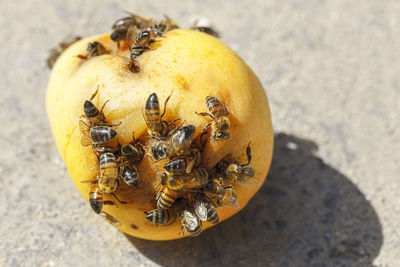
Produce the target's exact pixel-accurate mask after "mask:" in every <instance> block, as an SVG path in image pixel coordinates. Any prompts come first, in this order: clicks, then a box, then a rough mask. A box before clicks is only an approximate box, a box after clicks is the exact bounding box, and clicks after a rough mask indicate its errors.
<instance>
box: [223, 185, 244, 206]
mask: <svg viewBox="0 0 400 267" xmlns="http://www.w3.org/2000/svg"><path fill="white" fill-rule="evenodd" d="M219 201H220V203H221V204H222V205H227V206H230V207H232V208H235V209H238V208H239V207H240V205H239V202H238V200H237V194H236V192H235V190H233V189H232V188H225V189H224V194H223V195H222V196H221V197H220V199H219Z"/></svg>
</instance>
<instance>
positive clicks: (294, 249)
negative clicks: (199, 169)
mask: <svg viewBox="0 0 400 267" xmlns="http://www.w3.org/2000/svg"><path fill="white" fill-rule="evenodd" d="M1 7H2V15H1V16H0V23H1V25H2V27H0V37H1V49H0V58H1V63H0V73H1V76H0V92H1V95H2V97H1V98H0V122H1V124H2V131H1V134H0V147H2V153H0V188H2V191H1V192H2V193H1V194H0V225H1V227H0V236H1V239H0V266H3V265H4V266H28V265H33V266H157V265H162V266H249V265H250V266H372V265H376V266H400V257H399V256H398V255H399V252H400V234H399V230H398V228H399V226H400V194H399V193H400V179H399V178H400V177H399V174H400V167H399V164H398V161H399V159H400V153H399V149H400V145H399V144H400V134H399V131H398V129H397V127H398V126H399V124H400V109H399V104H400V49H399V48H400V27H399V23H400V18H399V14H400V3H399V2H398V1H396V0H387V1H374V0H369V1H366V0H361V1H345V0H337V1H333V0H331V1H327V0H309V1H300V0H288V1H261V0H260V1H194V0H193V1H178V0H169V1H150V0H148V1H137V0H136V1H109V0H108V1H93V0H90V1H2V2H1ZM122 10H130V11H134V12H137V13H140V14H142V15H145V16H150V17H155V18H161V17H162V14H164V13H165V14H168V15H169V16H170V17H171V18H173V19H174V20H176V21H177V22H178V23H180V24H181V25H183V26H188V25H189V24H190V23H189V21H190V19H191V18H192V16H194V15H203V16H206V17H208V18H209V19H210V20H211V21H213V22H214V24H215V26H216V28H217V29H218V30H219V31H220V32H221V34H222V40H223V41H224V42H225V43H227V44H228V45H229V46H231V47H232V48H233V49H234V50H235V51H236V52H237V53H238V54H239V55H240V56H241V57H242V58H243V59H244V60H245V61H246V62H247V63H248V64H249V65H250V66H251V67H252V68H253V70H254V71H255V73H256V74H257V75H258V77H259V78H260V80H261V82H262V83H263V85H264V87H265V89H266V91H267V95H268V97H269V100H270V104H271V112H272V119H273V125H274V129H275V133H276V144H275V154H274V159H273V162H272V167H271V171H270V174H269V177H268V179H267V181H266V183H265V185H264V186H263V187H262V189H261V190H260V192H259V193H258V194H257V195H256V196H255V197H254V199H253V200H252V201H251V202H250V203H249V205H248V206H247V207H246V209H244V210H243V211H242V212H240V213H239V214H238V215H236V216H234V217H233V218H231V219H230V220H228V221H226V222H224V223H221V224H219V225H217V226H216V227H214V228H212V229H210V230H207V231H205V232H204V233H203V234H202V235H201V236H200V237H198V238H190V239H185V240H177V241H169V242H152V241H146V240H140V239H136V238H132V237H127V236H125V235H123V234H122V233H119V232H118V231H117V230H115V229H114V228H113V227H112V226H110V225H108V224H107V223H106V222H104V221H103V220H102V219H101V218H98V217H97V216H95V215H94V213H93V212H92V211H91V210H90V207H89V206H88V205H87V204H86V202H85V201H84V200H83V198H82V197H81V196H80V195H79V193H78V191H77V190H76V189H75V186H74V184H73V183H72V181H71V180H70V178H69V177H68V173H67V171H66V169H65V166H64V164H63V163H62V161H61V159H60V157H59V155H58V153H57V151H56V147H55V144H54V142H53V140H52V136H51V133H50V128H49V125H48V121H47V117H46V112H45V100H44V99H45V91H46V86H47V81H48V78H49V74H50V72H49V71H48V70H47V69H46V66H45V59H46V56H47V51H48V50H49V49H50V48H52V47H53V46H54V45H56V44H57V43H58V42H59V41H60V40H61V39H63V38H64V37H65V36H66V35H68V34H79V35H82V36H90V35H95V34H99V33H103V32H107V31H109V27H110V25H111V24H112V23H113V22H114V20H115V19H117V18H119V17H121V16H122V15H123V13H122Z"/></svg>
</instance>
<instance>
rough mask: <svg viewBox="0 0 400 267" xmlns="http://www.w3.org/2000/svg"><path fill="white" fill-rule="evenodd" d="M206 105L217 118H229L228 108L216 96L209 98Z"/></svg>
mask: <svg viewBox="0 0 400 267" xmlns="http://www.w3.org/2000/svg"><path fill="white" fill-rule="evenodd" d="M206 105H207V108H208V110H209V111H210V112H211V114H212V115H213V116H214V117H215V118H218V117H221V116H227V115H228V113H229V112H228V110H227V109H226V107H225V106H224V105H223V104H222V103H221V101H219V100H218V98H216V97H215V96H207V98H206Z"/></svg>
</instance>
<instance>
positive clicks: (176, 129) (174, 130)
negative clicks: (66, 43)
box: [168, 121, 186, 136]
mask: <svg viewBox="0 0 400 267" xmlns="http://www.w3.org/2000/svg"><path fill="white" fill-rule="evenodd" d="M185 122H186V121H182V123H181V124H179V126H177V127H175V128H174V129H172V130H171V131H170V132H169V133H168V135H169V136H171V135H173V134H174V133H175V132H176V131H178V130H179V129H180V128H182V126H183V124H185Z"/></svg>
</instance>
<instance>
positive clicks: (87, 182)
mask: <svg viewBox="0 0 400 267" xmlns="http://www.w3.org/2000/svg"><path fill="white" fill-rule="evenodd" d="M95 182H96V181H93V179H92V180H83V181H81V183H83V184H89V183H91V184H94V183H95Z"/></svg>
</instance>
